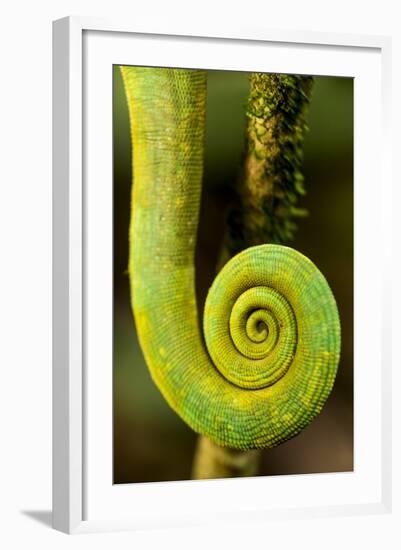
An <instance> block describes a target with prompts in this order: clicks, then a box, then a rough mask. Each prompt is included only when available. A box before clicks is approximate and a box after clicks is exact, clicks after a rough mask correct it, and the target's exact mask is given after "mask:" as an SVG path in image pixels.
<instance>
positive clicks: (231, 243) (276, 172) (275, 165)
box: [192, 73, 313, 479]
mask: <svg viewBox="0 0 401 550" xmlns="http://www.w3.org/2000/svg"><path fill="white" fill-rule="evenodd" d="M312 86H313V78H312V77H310V76H301V75H284V74H265V73H253V74H251V77H250V93H249V98H248V103H247V109H246V116H247V119H248V122H247V129H246V145H245V150H244V155H243V166H242V171H241V172H242V173H241V177H240V178H239V181H238V184H237V186H236V189H235V194H236V199H235V201H234V204H233V205H232V206H231V208H230V209H229V214H228V217H227V224H226V235H225V242H224V246H223V250H222V253H221V257H220V261H219V265H218V268H219V269H220V268H221V267H222V266H223V265H224V264H225V263H226V262H227V261H228V260H229V259H230V258H231V257H232V256H234V255H235V254H237V253H238V252H240V251H241V250H244V249H245V248H248V247H249V246H254V245H258V244H262V243H279V244H286V243H287V242H288V241H291V240H292V239H293V237H294V232H295V230H296V227H297V226H296V219H297V218H300V217H303V216H305V215H307V212H306V210H304V209H301V208H299V207H298V206H297V203H298V200H299V198H300V197H302V196H303V195H304V194H305V187H304V176H303V174H302V162H303V142H304V135H305V132H306V130H307V124H306V114H307V109H308V104H309V101H310V96H311V91H312ZM259 462H260V451H236V450H233V449H228V448H224V447H219V446H218V445H216V444H215V443H213V442H212V441H210V440H209V439H208V438H207V437H205V436H199V438H198V444H197V449H196V452H195V458H194V464H193V472H192V476H193V478H194V479H209V478H220V477H244V476H252V475H257V473H258V467H259Z"/></svg>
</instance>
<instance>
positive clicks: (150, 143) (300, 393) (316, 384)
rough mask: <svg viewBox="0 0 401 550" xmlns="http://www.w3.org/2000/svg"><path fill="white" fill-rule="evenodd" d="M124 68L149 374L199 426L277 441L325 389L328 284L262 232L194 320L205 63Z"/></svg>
mask: <svg viewBox="0 0 401 550" xmlns="http://www.w3.org/2000/svg"><path fill="white" fill-rule="evenodd" d="M121 71H122V75H123V79H124V85H125V90H126V94H127V99H128V106H129V112H130V119H131V134H132V146H133V180H134V184H133V188H132V217H131V225H130V239H129V243H130V244H129V247H130V249H129V275H130V283H131V296H132V308H133V312H134V317H135V322H136V327H137V332H138V337H139V341H140V345H141V348H142V350H143V353H144V356H145V359H146V362H147V365H148V367H149V370H150V372H151V375H152V378H153V379H154V381H155V383H156V384H157V386H158V387H159V389H160V391H161V392H162V394H163V395H164V397H165V398H166V400H167V401H168V403H169V404H170V406H171V407H172V408H173V409H174V410H175V411H176V412H177V414H179V415H180V416H181V417H182V418H183V419H184V420H185V421H186V422H187V423H188V424H189V426H191V428H192V429H193V430H195V431H196V432H198V433H201V434H204V435H206V436H208V437H209V438H211V439H212V440H213V441H215V442H216V443H218V444H219V445H222V446H228V447H231V448H236V449H256V448H266V447H274V446H276V445H278V444H280V443H282V442H283V441H285V440H287V439H289V438H291V437H293V436H295V435H296V434H297V433H299V432H300V431H301V430H302V428H304V427H305V426H307V425H308V424H309V423H310V422H311V421H312V419H313V418H314V417H315V416H316V415H317V414H318V413H319V412H320V410H321V409H322V407H323V405H324V403H325V401H326V399H327V397H328V395H329V393H330V391H331V389H332V386H333V383H334V379H335V376H336V371H337V366H338V361H339V355H340V323H339V316H338V311H337V306H336V302H335V299H334V297H333V294H332V292H331V290H330V288H329V286H328V284H327V282H326V280H325V278H324V276H323V275H322V274H321V272H320V271H319V270H318V269H317V267H316V266H315V265H314V264H313V263H312V262H311V261H310V260H309V259H308V258H306V257H305V256H303V255H302V254H300V253H299V252H297V251H295V250H294V249H291V248H288V247H285V246H281V245H276V244H262V245H258V246H254V247H251V248H248V249H246V250H244V251H242V252H240V253H239V254H237V255H236V256H235V257H234V258H232V259H231V260H230V261H229V262H228V263H227V264H226V265H225V266H224V267H223V269H222V270H221V271H220V272H219V274H218V275H217V277H216V279H215V281H214V282H213V284H212V286H211V288H210V290H209V293H208V297H207V300H206V304H205V311H204V318H203V327H202V326H201V323H200V321H199V319H198V313H197V305H196V295H195V268H194V251H195V242H196V234H197V225H198V212H199V206H200V194H201V184H202V166H203V142H204V126H205V103H206V72H205V71H195V70H183V69H157V68H144V67H121Z"/></svg>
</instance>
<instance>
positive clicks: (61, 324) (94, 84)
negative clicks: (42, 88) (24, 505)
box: [53, 18, 391, 532]
mask: <svg viewBox="0 0 401 550" xmlns="http://www.w3.org/2000/svg"><path fill="white" fill-rule="evenodd" d="M53 51H54V57H53V87H54V92H53V95H54V106H53V115H54V168H53V170H54V172H53V185H54V203H53V213H54V214H53V232H54V248H53V252H54V256H53V277H54V296H53V302H54V310H53V311H54V325H53V335H54V336H53V343H54V358H53V379H54V387H53V404H54V410H53V416H54V429H53V436H54V443H53V445H54V447H53V452H54V460H53V463H54V472H53V487H54V490H53V503H54V510H53V514H54V526H55V528H57V529H60V530H63V531H66V532H83V531H94V530H98V529H116V528H117V529H118V528H131V529H137V528H144V527H148V526H155V527H160V526H170V525H191V524H199V523H202V522H208V521H222V520H227V519H230V520H234V521H236V520H237V519H241V521H247V520H251V519H253V520H255V519H257V520H258V521H266V520H268V519H269V518H278V517H288V518H291V517H312V516H313V515H314V514H317V515H321V514H322V513H323V514H329V515H330V514H331V515H347V514H348V515H349V514H356V513H358V514H361V513H373V512H374V513H384V512H386V511H388V510H389V508H390V486H391V471H390V434H389V425H390V400H389V398H388V396H389V395H390V369H391V357H390V356H389V352H388V346H386V345H385V344H386V338H387V336H386V334H388V331H387V330H385V328H386V323H388V321H386V316H385V315H384V305H385V303H387V301H388V292H389V291H388V289H387V288H386V285H385V278H384V275H383V273H384V271H383V266H384V267H385V266H386V265H387V263H388V257H389V249H388V245H387V244H386V240H385V239H384V238H383V236H384V235H386V232H388V231H389V228H388V226H387V225H388V223H389V222H388V220H387V217H386V215H385V208H384V200H383V197H384V196H385V197H387V200H388V197H389V196H390V194H391V183H390V182H391V179H390V176H389V174H390V162H389V158H388V148H387V141H386V140H387V139H388V137H387V133H386V132H387V123H388V117H389V114H388V93H389V78H390V72H389V55H390V42H389V39H387V38H382V37H366V36H364V37H355V36H332V35H326V34H316V33H292V32H278V31H270V30H269V31H268V30H266V31H264V32H256V31H242V32H240V31H236V32H235V31H232V32H229V31H223V30H222V31H221V33H219V34H218V35H216V33H214V34H210V35H208V33H205V32H203V33H202V32H198V31H193V32H192V31H185V32H184V31H183V30H182V29H173V28H171V29H166V30H165V31H163V32H160V31H159V30H158V31H157V32H154V31H152V29H142V28H140V26H138V27H135V26H132V27H131V26H130V25H128V24H124V23H111V22H105V21H98V20H94V19H88V18H66V19H62V20H59V21H56V22H55V23H54V43H53ZM383 243H384V244H383ZM372 250H374V251H375V256H374V260H373V257H372ZM383 288H384V291H383ZM387 319H388V316H387Z"/></svg>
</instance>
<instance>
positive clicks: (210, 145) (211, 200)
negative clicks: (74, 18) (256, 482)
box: [113, 67, 353, 483]
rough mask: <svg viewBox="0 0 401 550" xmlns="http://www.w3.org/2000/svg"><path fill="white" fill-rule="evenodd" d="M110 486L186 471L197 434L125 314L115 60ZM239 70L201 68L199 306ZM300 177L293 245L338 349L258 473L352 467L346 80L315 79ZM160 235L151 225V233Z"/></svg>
mask: <svg viewBox="0 0 401 550" xmlns="http://www.w3.org/2000/svg"><path fill="white" fill-rule="evenodd" d="M113 78H114V101H113V116H114V119H113V147H114V204H113V212H114V371H113V373H114V374H113V378H114V384H113V403H114V419H113V422H114V482H115V483H132V482H147V481H164V480H182V479H189V478H190V471H191V464H192V458H193V454H194V449H195V444H196V438H197V435H196V434H195V433H194V432H193V431H192V430H191V429H190V428H189V427H188V426H187V425H186V424H185V423H184V422H183V421H182V420H181V419H180V418H179V417H178V416H177V415H176V414H175V413H174V412H173V411H172V410H171V409H170V408H169V406H168V405H167V403H166V402H165V401H164V399H163V397H162V396H161V394H160V393H159V390H158V389H157V388H156V386H155V385H154V384H153V382H152V380H151V378H150V375H149V373H148V370H147V366H146V364H145V362H144V359H143V356H142V352H141V350H140V348H139V345H138V341H137V338H136V332H135V325H134V321H133V317H132V314H131V309H130V297H129V282H128V275H127V265H128V225H129V216H130V187H131V149H130V130H129V120H128V110H127V105H126V100H125V95H124V90H123V85H122V80H121V75H120V72H119V68H118V67H114V73H113ZM248 89H249V81H248V73H240V72H228V71H209V72H208V96H207V97H208V99H207V115H206V144H205V170H204V184H203V195H202V205H201V212H200V224H199V231H198V240H197V251H196V269H197V294H198V302H199V303H198V305H199V309H200V312H201V311H202V307H203V302H204V299H205V297H206V292H207V289H208V288H209V286H210V284H211V282H212V281H213V278H214V276H215V269H216V261H217V255H218V252H219V248H220V244H221V239H222V236H223V230H224V223H225V219H224V212H225V208H226V206H227V204H228V203H229V201H230V197H231V196H232V185H233V183H234V182H235V179H236V177H237V174H238V169H239V165H240V161H241V152H242V147H243V143H244V132H245V103H246V96H247V93H248ZM308 125H309V132H308V134H307V136H306V141H305V158H304V174H305V185H306V189H307V195H306V196H305V197H304V198H303V199H302V200H301V201H300V203H299V206H300V207H303V208H307V209H308V210H309V216H308V217H307V218H305V219H301V220H300V221H299V229H298V231H297V233H296V237H295V239H294V241H293V242H292V243H289V244H290V245H291V246H293V247H294V248H296V249H298V250H299V251H300V252H302V253H304V254H305V255H306V256H308V257H309V258H310V259H311V260H312V261H313V262H314V263H315V264H316V265H317V266H318V267H319V269H320V270H321V271H322V272H323V273H324V275H325V276H326V278H327V280H328V282H329V284H330V286H331V288H332V290H333V293H334V295H335V297H336V300H337V303H338V307H339V311H340V318H341V324H342V353H341V362H340V365H339V370H338V375H337V379H336V382H335V385H334V388H333V391H332V393H331V395H330V397H329V399H328V401H327V403H326V405H325V407H324V408H323V410H322V412H321V414H320V415H319V416H318V417H317V418H316V419H315V420H314V421H313V422H312V424H311V425H310V426H309V427H307V428H306V429H305V430H304V431H303V432H302V433H301V434H300V435H298V436H297V437H295V438H294V439H292V440H290V441H288V442H286V443H284V444H282V445H280V446H279V447H276V448H275V449H268V450H265V451H263V456H262V463H261V469H260V475H279V474H305V473H317V472H337V471H350V470H352V469H353V80H352V79H350V78H337V77H316V78H315V84H314V89H313V94H312V100H311V104H310V109H309V116H308ZM155 230H157V228H155Z"/></svg>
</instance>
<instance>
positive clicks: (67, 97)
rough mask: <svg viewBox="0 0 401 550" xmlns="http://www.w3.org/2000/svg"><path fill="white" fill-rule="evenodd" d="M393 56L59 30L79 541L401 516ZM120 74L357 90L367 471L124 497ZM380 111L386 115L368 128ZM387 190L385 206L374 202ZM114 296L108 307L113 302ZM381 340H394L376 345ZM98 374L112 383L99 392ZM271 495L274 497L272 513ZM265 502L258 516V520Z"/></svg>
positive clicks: (200, 34)
mask: <svg viewBox="0 0 401 550" xmlns="http://www.w3.org/2000/svg"><path fill="white" fill-rule="evenodd" d="M139 44H141V47H138V46H139ZM183 45H185V47H183ZM161 46H162V47H161ZM246 48H247V49H250V48H252V56H251V58H249V56H248V57H245V56H244V49H246ZM266 48H269V51H270V53H272V54H274V55H271V56H270V61H269V65H263V66H262V65H261V63H262V61H261V60H262V59H264V53H265V51H266ZM300 53H302V55H299V54H300ZM390 55H391V41H390V39H389V38H388V37H376V36H352V35H335V34H326V33H314V32H290V31H275V30H267V29H266V30H263V29H262V30H261V29H258V30H252V29H251V30H235V29H234V30H230V29H221V30H219V31H218V32H214V31H210V30H209V31H207V32H205V31H203V30H202V29H190V30H189V29H180V28H179V27H178V26H177V27H175V28H174V27H173V26H172V25H166V28H163V29H160V28H155V29H150V28H141V26H140V25H139V24H138V25H135V24H130V23H127V22H118V21H117V22H114V21H104V20H97V19H92V18H86V17H85V18H83V17H69V18H64V19H61V20H58V21H55V22H54V31H53V98H54V103H53V526H54V527H55V528H56V529H59V530H61V531H64V532H67V533H77V532H88V531H99V530H114V529H140V528H146V527H162V526H172V525H183V526H188V525H193V524H197V525H198V524H202V523H203V522H210V521H226V520H230V521H237V520H241V521H260V522H262V521H267V520H268V519H269V518H282V517H285V518H293V517H298V518H299V517H313V516H316V515H320V516H321V515H353V514H368V513H382V514H383V513H387V512H389V511H390V510H391V431H390V426H391V400H390V398H389V396H390V395H391V385H390V381H391V355H390V351H389V350H390V346H389V337H390V336H389V334H390V329H389V326H388V325H389V319H390V315H389V313H388V311H387V310H386V314H385V315H384V311H385V308H389V306H390V301H391V298H390V295H389V288H388V285H387V280H386V278H385V275H384V273H386V267H387V269H388V271H387V272H390V269H389V268H390V263H389V262H390V260H389V258H390V249H389V246H390V245H389V244H388V242H387V241H386V239H383V238H382V237H383V235H386V234H389V233H390V232H391V228H390V227H389V223H390V221H389V218H388V217H387V216H386V211H385V205H384V201H383V200H381V199H382V198H383V197H384V196H385V197H386V201H387V202H388V201H389V197H391V192H392V189H391V166H390V158H389V150H390V146H389V131H388V128H389V119H390V111H389V109H390V77H391V72H390ZM113 64H120V65H124V64H126V65H128V64H131V65H135V64H138V65H159V66H178V67H179V66H183V67H185V66H191V67H193V68H206V67H207V68H221V69H243V70H270V71H274V72H297V73H305V74H332V75H343V76H353V77H354V78H355V79H356V80H355V83H356V86H355V93H356V95H355V105H354V107H355V150H354V153H355V190H356V191H355V193H356V194H355V203H356V216H355V224H356V225H355V312H356V313H357V315H356V321H355V346H356V350H355V359H356V361H355V469H354V472H352V473H348V474H324V475H322V474H319V475H308V476H282V477H281V476H279V477H276V478H260V477H258V478H249V479H241V480H208V481H205V482H190V481H188V482H169V483H151V484H136V485H135V487H134V486H127V485H126V486H113V484H112V472H111V467H110V466H111V460H112V458H111V453H112V448H111V439H110V435H111V421H112V419H111V414H110V413H111V408H110V407H111V403H112V401H111V385H110V382H111V369H112V362H111V353H110V352H111V347H110V338H111V334H109V331H110V323H111V316H112V315H111V305H112V302H111V294H110V293H109V292H108V291H107V290H108V289H110V288H111V286H110V285H111V284H112V282H111V264H110V252H111V225H110V223H111V212H109V214H107V212H108V210H107V209H108V208H109V209H110V208H111V207H110V204H111V202H110V200H109V199H110V196H111V190H112V173H111V148H110V139H111V103H110V104H109V103H108V102H109V100H110V97H111V96H110V93H111V86H112V81H111V71H110V73H108V72H107V71H108V70H109V69H110V67H111V66H112V65H113ZM107 74H110V82H109V84H107V80H106V79H107V78H108V77H107ZM94 85H96V86H97V89H99V90H101V92H100V93H99V94H97V98H96V100H95V99H94V98H93V96H91V95H90V94H91V91H90V90H91V86H92V89H94V88H93V86H94ZM88 90H89V91H88ZM367 103H369V106H368V105H367ZM105 105H106V106H107V105H110V108H109V110H107V109H106V110H105ZM368 107H369V112H370V115H369V120H366V116H365V115H366V113H367V112H368ZM100 113H103V114H101V115H100ZM372 155H373V157H374V160H373V158H372ZM95 157H97V158H101V159H102V161H101V163H100V165H99V166H98V167H97V166H95V163H94V162H93V159H94V158H95ZM93 178H96V181H97V182H98V187H97V192H96V194H94V193H93V186H91V185H90V182H91V181H92V179H93ZM362 182H363V184H364V185H363V186H362ZM379 182H380V183H379ZM373 185H375V187H374V188H373ZM373 189H374V190H375V194H374V197H372V193H370V191H371V190H373ZM373 206H374V207H375V212H376V219H379V222H380V223H378V224H377V225H375V227H374V228H373V227H372V224H371V223H370V218H369V215H370V213H371V212H372V210H371V209H372V207H373ZM100 217H101V220H102V222H101V223H100V221H99V218H100ZM97 239H99V240H100V241H101V242H102V247H101V248H102V250H101V251H100V250H99V247H97V246H96V242H97ZM369 247H373V248H375V251H376V254H377V256H379V260H380V261H378V260H376V261H375V263H374V265H373V264H372V263H371V260H370V255H369ZM104 251H106V252H104ZM382 266H384V268H383V269H382ZM95 271H96V273H100V276H99V277H98V278H97V280H96V282H94V280H93V278H91V273H92V274H93V273H94V272H95ZM105 289H106V292H104V290H105ZM369 289H370V290H369ZM372 289H373V291H372ZM368 295H369V307H368V305H367V304H366V297H367V296H368ZM99 296H106V297H105V298H104V299H103V298H102V300H99ZM95 302H96V304H97V305H94V304H95ZM99 304H100V305H99ZM99 307H101V309H99ZM99 312H101V315H99ZM369 313H370V317H369V319H368V318H367V314H369ZM364 319H365V322H364ZM372 319H373V321H372ZM374 334H380V335H381V337H380V338H376V339H374V338H373V336H374ZM95 340H96V341H99V340H100V341H102V342H104V346H103V347H102V348H101V349H99V350H95V349H94V346H93V342H94V341H95ZM366 341H369V343H370V344H371V345H370V346H369V352H367V350H366V349H364V346H363V345H362V344H363V342H366ZM102 345H103V344H102ZM365 348H366V346H365ZM95 363H96V365H97V369H98V370H97V373H98V374H97V376H96V377H93V376H92V373H93V369H92V365H93V364H95ZM99 364H100V367H99ZM362 364H363V365H364V370H363V371H362V370H361V366H362ZM367 415H368V416H369V426H368V425H367V423H366V417H367ZM100 427H101V429H100ZM367 431H368V432H369V433H367ZM95 457H96V460H95ZM264 485H265V486H264ZM130 487H131V489H130ZM266 494H268V495H270V496H269V498H267V499H266ZM251 496H252V499H251V500H252V505H249V504H248V505H247V504H246V503H249V501H250V497H251ZM269 499H270V501H269ZM239 502H241V504H239ZM288 502H291V506H289V505H288ZM157 503H158V504H157ZM167 503H168V506H167ZM221 510H224V512H221Z"/></svg>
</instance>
